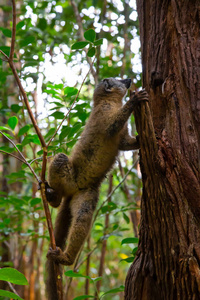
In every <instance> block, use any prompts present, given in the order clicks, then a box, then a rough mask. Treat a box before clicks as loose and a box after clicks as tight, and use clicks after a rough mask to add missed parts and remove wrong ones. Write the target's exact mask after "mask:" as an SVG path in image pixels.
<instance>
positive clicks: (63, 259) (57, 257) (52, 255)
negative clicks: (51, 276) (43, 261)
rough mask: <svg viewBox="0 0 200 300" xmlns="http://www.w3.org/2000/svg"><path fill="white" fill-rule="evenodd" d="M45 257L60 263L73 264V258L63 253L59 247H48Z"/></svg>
mask: <svg viewBox="0 0 200 300" xmlns="http://www.w3.org/2000/svg"><path fill="white" fill-rule="evenodd" d="M47 258H48V259H50V260H52V261H54V262H56V263H58V264H62V265H66V266H70V265H72V264H73V262H74V261H73V260H72V259H71V258H70V257H69V256H68V255H67V254H65V253H64V252H63V251H62V250H61V249H60V248H59V247H56V249H55V250H53V249H52V248H51V247H50V248H49V251H48V252H47Z"/></svg>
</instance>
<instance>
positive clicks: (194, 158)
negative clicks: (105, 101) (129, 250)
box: [125, 0, 200, 300]
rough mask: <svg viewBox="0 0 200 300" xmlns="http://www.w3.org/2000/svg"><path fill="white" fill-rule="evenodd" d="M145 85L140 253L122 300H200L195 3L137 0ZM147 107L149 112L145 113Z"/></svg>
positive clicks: (199, 11)
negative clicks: (148, 98)
mask: <svg viewBox="0 0 200 300" xmlns="http://www.w3.org/2000/svg"><path fill="white" fill-rule="evenodd" d="M137 6H138V15H139V21H140V34H141V45H142V48H141V49H142V62H143V86H144V87H145V88H146V90H147V91H148V92H149V95H150V100H149V104H148V103H142V104H141V105H140V106H138V107H137V109H136V111H135V117H136V126H137V130H138V133H139V135H140V144H141V150H140V163H141V169H142V176H143V196H142V204H141V214H142V217H141V226H140V240H139V249H138V253H137V256H136V259H135V261H134V262H133V264H132V265H131V267H130V270H129V272H128V274H127V278H126V286H125V299H126V300H130V299H131V300H132V299H135V300H140V299H142V300H147V299H151V300H154V299H155V300H159V299H162V300H163V299H164V300H165V299H167V300H172V299H185V300H189V299H194V300H197V299H200V268H199V265H200V180H199V179H200V171H199V165H200V155H199V154H200V150H199V149H200V147H199V145H200V30H199V24H200V2H199V0H194V1H187V0H186V1H185V0H171V1H170V0H157V1H150V0H146V1H144V0H143V1H140V0H137ZM149 107H150V108H149Z"/></svg>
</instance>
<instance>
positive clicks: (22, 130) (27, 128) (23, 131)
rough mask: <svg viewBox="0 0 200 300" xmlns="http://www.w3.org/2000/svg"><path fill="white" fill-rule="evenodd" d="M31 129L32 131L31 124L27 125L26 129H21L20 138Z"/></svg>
mask: <svg viewBox="0 0 200 300" xmlns="http://www.w3.org/2000/svg"><path fill="white" fill-rule="evenodd" d="M29 129H30V125H29V124H27V125H25V126H24V127H22V128H20V130H19V133H18V136H21V135H23V134H24V133H27V132H28V131H29Z"/></svg>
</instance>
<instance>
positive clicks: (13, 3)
mask: <svg viewBox="0 0 200 300" xmlns="http://www.w3.org/2000/svg"><path fill="white" fill-rule="evenodd" d="M12 7H13V24H12V39H11V47H10V55H9V60H10V61H12V60H13V57H14V51H15V36H16V3H15V0H12Z"/></svg>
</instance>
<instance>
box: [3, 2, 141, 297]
mask: <svg viewBox="0 0 200 300" xmlns="http://www.w3.org/2000/svg"><path fill="white" fill-rule="evenodd" d="M16 12H17V26H16V41H15V55H14V63H15V66H16V69H17V72H18V75H19V78H20V80H21V83H22V86H23V88H24V90H25V91H26V93H27V96H28V100H29V103H30V106H31V110H32V112H33V114H34V117H35V119H36V121H37V123H38V125H39V128H40V130H41V132H42V135H43V136H44V140H45V142H46V143H48V142H49V141H50V140H51V138H52V136H53V135H54V134H55V132H56V130H57V128H58V126H59V125H60V124H61V122H62V120H63V118H64V117H65V116H66V114H67V112H68V111H69V109H70V112H69V113H68V114H67V118H66V119H65V121H64V122H63V124H62V127H61V128H60V129H59V131H58V133H57V134H56V135H55V137H54V139H53V140H52V141H51V144H50V146H49V147H48V163H49V162H50V160H51V157H52V156H53V155H55V154H56V153H58V152H64V153H67V154H70V152H71V149H72V147H73V145H74V144H75V143H76V141H77V139H78V138H79V136H80V134H81V132H82V130H83V128H84V125H85V122H86V121H87V118H88V116H89V113H90V111H91V107H92V101H91V100H92V94H93V90H94V87H95V85H96V84H97V83H98V82H99V80H101V79H103V78H107V77H117V78H129V77H130V78H132V79H133V82H134V86H133V89H134V90H137V89H138V88H140V87H141V65H140V53H139V48H140V43H139V36H138V18H137V12H136V5H135V2H134V1H120V0H116V1H115V0H110V1H107V0H104V1H100V0H93V1H74V0H71V1H17V2H16ZM0 30H1V35H0V50H1V51H3V52H4V53H5V54H6V55H7V56H9V53H10V46H11V35H12V1H1V3H0ZM94 32H95V33H94ZM81 42H83V43H81ZM73 45H74V46H73ZM73 49H74V50H73ZM88 71H89V75H88V76H86V75H87V73H88ZM84 79H85V81H84ZM83 81H84V82H83ZM82 83H83V86H82V88H81V91H80V94H79V95H78V97H77V99H76V96H77V93H78V90H79V89H80V87H81V85H82ZM0 99H1V102H0V116H1V124H0V130H1V132H2V133H3V134H1V136H0V141H1V147H0V160H1V166H0V168H1V169H0V172H1V177H0V185H1V193H0V207H1V208H0V218H1V222H0V231H1V236H0V243H1V249H0V251H1V252H0V255H1V267H12V268H14V269H16V270H18V271H20V272H21V273H22V274H24V275H25V277H26V279H27V280H28V283H29V284H28V285H22V283H23V280H22V281H21V285H15V286H13V285H11V284H10V283H8V282H6V281H0V287H1V289H2V290H10V291H12V292H15V293H17V294H18V295H19V296H20V297H21V298H23V299H37V300H39V299H45V288H44V280H45V270H44V266H45V260H46V253H47V250H48V247H49V234H48V230H47V224H46V218H45V214H44V211H43V205H42V201H41V198H40V193H39V192H38V183H37V181H36V180H35V177H34V174H33V173H32V172H31V171H30V168H29V167H28V166H27V164H25V163H22V161H20V160H19V158H20V157H21V156H20V154H19V151H20V152H21V153H23V155H24V157H25V158H26V160H27V161H28V163H29V165H31V167H32V168H33V169H34V172H35V173H36V175H37V176H38V177H39V175H40V174H41V164H42V159H41V157H42V154H43V150H42V147H41V142H40V140H39V138H38V135H37V134H36V132H35V130H34V127H33V125H32V124H31V121H30V118H29V115H28V112H27V108H26V106H25V104H24V101H23V95H22V93H21V92H20V91H19V89H18V86H17V84H16V81H15V79H14V76H13V74H12V70H11V68H10V67H9V64H8V63H7V62H6V59H5V57H4V56H3V55H2V54H1V60H0ZM75 99H76V101H75ZM74 101H75V103H74ZM73 103H74V105H73V108H71V105H72V104H73ZM129 129H130V131H131V132H132V134H135V133H136V132H135V124H134V116H131V120H130V124H129ZM11 141H12V142H13V143H14V145H15V146H14V145H13V144H12V142H11ZM17 149H18V150H19V151H18V150H17ZM14 156H17V157H18V159H16V158H15V157H14ZM140 177H141V175H140V171H139V167H138V158H137V152H134V153H132V152H129V153H128V154H127V155H120V157H119V159H118V160H117V161H116V164H115V166H114V168H113V170H112V171H111V173H110V174H109V175H108V176H107V178H106V179H105V181H104V183H103V185H102V188H101V195H100V201H99V205H98V207H97V211H96V215H95V218H94V224H93V227H92V231H91V234H90V236H89V238H88V240H87V241H86V243H85V247H84V249H83V251H82V253H81V255H80V257H79V260H78V261H77V263H76V265H75V266H74V268H73V269H72V268H65V271H67V273H66V275H64V282H65V288H64V293H65V294H66V295H67V299H69V300H70V299H75V298H76V297H78V296H81V295H90V296H94V295H95V294H96V297H99V298H103V297H104V298H105V299H114V300H115V299H116V300H117V299H123V290H124V281H125V278H126V274H127V271H128V269H129V266H130V263H131V262H132V261H133V260H134V255H135V253H136V250H137V242H138V226H139V218H140V213H139V210H140V209H139V207H140V196H141V179H140ZM51 216H52V219H53V221H54V220H55V216H56V210H55V209H54V210H53V209H51ZM72 270H73V271H74V272H76V273H77V272H78V273H77V274H78V275H77V274H75V273H72ZM18 275H19V274H18ZM18 275H16V277H18ZM67 275H68V276H67ZM12 276H14V275H13V274H12ZM76 276H79V277H78V278H75V277H76ZM85 276H86V277H85ZM88 276H89V277H88ZM14 277H15V276H14ZM11 282H12V281H11ZM13 282H14V283H15V280H13ZM2 297H3V296H2ZM85 298H87V297H86V296H85ZM2 299H6V298H5V296H4V298H2ZM18 299H19V298H18ZM82 299H84V298H82Z"/></svg>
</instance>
